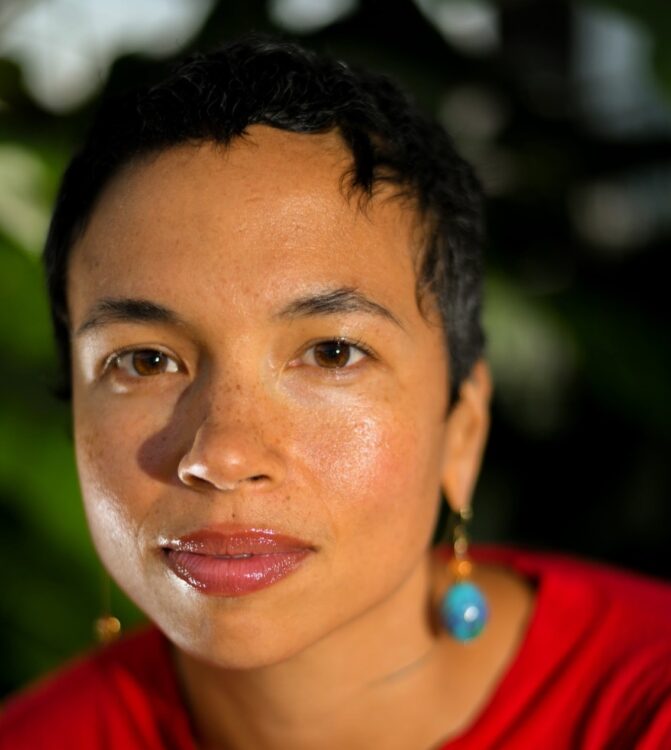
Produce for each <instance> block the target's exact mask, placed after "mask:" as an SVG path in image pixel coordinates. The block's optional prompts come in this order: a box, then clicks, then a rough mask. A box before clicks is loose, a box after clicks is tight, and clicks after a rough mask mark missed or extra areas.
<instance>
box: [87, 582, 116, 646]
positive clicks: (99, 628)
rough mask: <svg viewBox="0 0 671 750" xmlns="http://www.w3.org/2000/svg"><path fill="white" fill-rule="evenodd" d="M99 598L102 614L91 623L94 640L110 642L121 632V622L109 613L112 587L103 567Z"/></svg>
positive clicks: (103, 642)
mask: <svg viewBox="0 0 671 750" xmlns="http://www.w3.org/2000/svg"><path fill="white" fill-rule="evenodd" d="M100 600H101V605H102V606H101V611H102V614H101V615H100V617H98V618H97V619H96V621H95V622H94V623H93V627H94V630H95V635H96V640H97V641H98V643H102V644H103V645H104V644H106V643H112V641H115V640H116V639H117V638H118V637H119V635H120V634H121V622H120V621H119V619H118V618H117V617H114V615H113V614H111V609H112V587H111V582H110V577H109V575H108V574H107V571H105V569H104V568H103V569H102V571H101V578H100Z"/></svg>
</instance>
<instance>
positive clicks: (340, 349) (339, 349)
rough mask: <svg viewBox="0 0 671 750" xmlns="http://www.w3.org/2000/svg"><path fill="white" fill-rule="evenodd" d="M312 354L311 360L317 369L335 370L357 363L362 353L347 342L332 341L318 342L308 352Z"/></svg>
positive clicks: (362, 355)
mask: <svg viewBox="0 0 671 750" xmlns="http://www.w3.org/2000/svg"><path fill="white" fill-rule="evenodd" d="M309 351H310V352H311V353H312V356H311V357H310V358H311V359H313V360H314V363H315V364H316V365H317V366H318V367H324V368H327V369H330V370H335V369H338V368H341V367H346V366H347V365H351V364H353V363H354V362H358V361H359V360H360V359H361V358H362V357H364V356H365V355H364V353H363V352H362V351H361V350H360V349H359V348H358V347H356V346H354V345H353V344H349V343H347V341H341V340H337V339H336V340H333V341H320V342H319V343H318V344H315V345H314V346H313V347H311V348H310V350H309Z"/></svg>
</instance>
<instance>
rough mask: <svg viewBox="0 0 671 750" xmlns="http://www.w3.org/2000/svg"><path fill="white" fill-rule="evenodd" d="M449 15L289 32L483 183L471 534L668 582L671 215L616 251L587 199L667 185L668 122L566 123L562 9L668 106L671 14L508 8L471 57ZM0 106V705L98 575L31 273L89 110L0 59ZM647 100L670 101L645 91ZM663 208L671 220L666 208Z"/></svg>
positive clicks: (59, 657) (62, 646) (605, 218)
mask: <svg viewBox="0 0 671 750" xmlns="http://www.w3.org/2000/svg"><path fill="white" fill-rule="evenodd" d="M450 2H451V0H443V1H442V2H441V0H433V2H424V3H422V4H421V5H422V8H423V9H424V11H423V12H420V10H419V9H418V6H416V5H415V4H413V3H412V2H409V1H408V2H398V3H383V2H381V1H377V2H376V1H375V0H372V1H371V0H364V1H362V2H359V3H354V4H353V7H354V9H353V10H352V11H351V12H350V13H348V14H345V15H344V16H342V17H340V18H337V19H335V20H333V21H332V22H330V23H328V24H326V25H325V26H322V27H319V28H315V29H312V30H308V31H304V32H303V33H302V38H303V39H304V41H305V43H306V44H307V45H308V46H312V47H314V48H317V49H325V50H328V51H331V52H333V53H335V54H337V55H340V56H342V57H344V58H345V59H348V60H351V61H359V62H363V63H365V64H367V65H370V66H371V67H374V68H377V69H380V70H383V71H387V72H389V73H391V74H393V75H395V76H396V77H398V78H399V79H400V80H401V81H403V82H404V83H405V85H406V87H407V88H408V89H410V90H411V91H413V92H414V93H415V95H416V97H417V98H418V100H419V101H420V102H421V103H422V105H423V106H425V107H426V108H428V109H430V110H431V111H433V112H435V113H436V114H438V115H439V116H441V117H443V119H444V120H445V121H446V122H447V125H448V127H451V129H452V130H453V132H454V134H455V138H456V139H457V141H458V143H459V146H460V147H461V148H462V150H463V151H464V152H465V153H466V154H467V155H468V156H469V157H471V158H472V159H473V161H474V162H475V163H476V165H477V167H478V169H479V171H480V173H481V174H482V176H483V180H484V182H485V185H486V186H487V187H488V191H489V193H490V208H489V214H490V217H489V218H490V230H489V235H490V237H489V242H488V250H487V252H488V263H489V277H488V282H487V294H486V310H485V323H486V328H487V331H488V336H489V354H490V358H491V361H492V365H493V369H494V374H495V378H496V383H497V389H496V397H495V402H494V422H493V429H492V437H491V441H490V445H489V448H488V451H487V455H486V458H485V468H484V470H483V474H482V477H481V481H480V484H479V486H478V490H477V496H476V499H475V508H476V516H475V528H474V531H475V536H476V537H477V538H480V539H486V540H492V541H506V542H514V543H518V544H530V545H536V546H541V547H544V548H556V549H561V550H565V551H568V552H574V553H578V554H583V555H587V556H591V557H599V558H602V559H605V560H609V561H611V562H615V563H620V564H623V565H627V566H630V567H633V568H637V569H639V570H642V571H645V572H648V573H652V574H656V575H668V574H669V573H670V572H671V565H670V563H669V558H668V556H667V555H666V546H667V529H668V528H669V520H670V518H669V517H670V510H669V503H668V499H669V494H670V493H669V490H670V486H671V474H670V469H669V460H668V459H669V456H668V445H669V437H670V436H671V400H670V399H669V382H670V380H671V377H670V376H671V362H670V356H671V355H670V351H671V350H670V348H669V313H668V281H667V278H668V277H666V276H664V274H663V273H662V269H663V268H664V267H665V266H664V259H665V256H666V255H667V254H668V241H669V239H670V234H671V221H669V220H668V216H666V215H664V214H663V210H664V209H663V206H662V209H660V210H661V211H662V214H661V215H660V216H657V218H655V217H653V218H650V219H649V222H648V225H645V226H643V227H642V228H641V231H640V232H638V234H636V233H634V235H633V239H632V237H629V240H628V242H629V244H627V243H625V244H624V245H623V244H622V241H623V239H622V238H623V234H622V233H620V234H618V232H620V230H619V229H618V230H617V232H616V231H615V229H613V231H612V232H611V233H610V234H609V227H610V229H612V228H613V227H615V228H616V229H617V226H619V225H618V224H617V221H621V220H622V216H623V215H624V214H623V213H622V211H620V212H619V215H618V212H617V211H615V213H613V205H615V208H616V209H617V205H618V204H617V203H615V204H613V203H612V201H611V204H608V203H607V202H606V204H603V200H602V198H603V195H602V194H603V190H601V187H600V186H603V185H604V184H606V185H607V186H609V190H610V193H608V191H606V196H608V195H611V198H612V196H613V195H615V198H617V197H618V196H620V198H622V199H623V200H625V199H626V198H627V195H629V193H627V190H630V188H629V187H627V185H629V184H630V183H628V182H627V179H626V178H627V176H629V175H632V174H640V173H641V170H643V172H642V173H643V174H646V173H645V168H646V167H648V166H650V165H655V166H656V168H658V169H662V170H665V172H664V174H667V175H668V174H671V128H667V129H666V130H664V128H657V129H655V130H653V131H650V132H646V131H645V130H641V131H637V132H633V133H632V134H629V135H628V136H625V137H622V136H614V135H613V134H612V133H609V132H608V128H607V127H605V129H604V128H600V127H599V123H598V122H595V121H594V120H593V119H590V117H589V116H588V113H587V114H586V112H587V110H589V107H587V109H586V110H585V109H581V105H580V100H581V93H580V90H579V89H580V85H581V82H580V75H579V73H580V71H578V75H576V71H575V69H574V62H575V61H574V57H573V56H572V55H573V45H574V39H575V18H576V14H577V13H579V12H580V11H582V10H590V9H596V10H597V11H598V10H599V9H601V10H602V11H604V12H606V13H611V14H612V13H615V14H616V16H617V17H619V18H620V20H621V22H623V23H624V24H625V25H626V24H632V26H633V27H636V28H639V29H643V30H644V32H645V34H646V35H647V36H646V39H648V40H649V43H650V45H651V50H652V51H651V60H652V63H653V64H654V70H655V75H656V77H655V79H654V80H653V81H651V82H649V83H650V85H654V86H657V87H658V88H659V90H660V91H664V92H666V96H667V97H668V96H670V95H671V44H669V42H670V41H671V8H670V7H669V6H668V5H667V4H665V3H655V2H644V1H643V0H598V1H597V0H594V2H593V3H588V2H576V3H568V2H560V1H557V2H551V3H547V2H545V1H544V0H520V1H519V2H514V3H513V2H503V1H502V2H500V3H498V4H497V5H496V6H494V7H495V8H496V10H497V13H498V28H499V33H500V38H499V41H498V44H497V45H496V46H495V48H493V49H492V50H489V51H488V52H486V53H479V54H473V53H472V52H467V51H464V49H463V48H460V47H459V45H458V44H456V43H451V42H450V41H446V39H445V38H444V37H443V36H442V35H441V33H440V32H439V30H438V26H439V24H438V22H437V21H436V18H437V16H432V15H431V13H430V12H429V10H430V8H431V7H433V10H434V11H436V9H437V10H438V11H439V10H440V9H441V7H443V6H445V5H449V4H450ZM461 5H462V6H463V3H461ZM427 9H429V10H427ZM660 14H661V15H660ZM663 19H666V21H667V22H664V20H663ZM251 28H256V29H266V30H271V31H272V30H275V29H276V27H275V24H274V23H273V22H272V21H271V20H270V16H269V13H268V7H267V5H266V3H264V2H261V1H260V0H254V1H250V2H233V3H229V2H219V3H216V4H214V6H213V8H212V11H211V13H210V15H209V17H208V19H207V21H206V22H205V24H204V26H203V27H202V29H201V30H200V31H199V33H198V35H197V36H196V38H194V39H193V40H192V42H191V43H190V47H192V48H194V49H197V48H202V47H209V46H211V45H213V44H215V43H216V42H218V41H219V40H221V39H223V38H227V37H229V36H233V35H235V34H236V33H239V32H241V31H246V30H249V29H251ZM2 33H3V29H2V28H0V37H1V35H2ZM448 38H449V35H448ZM161 66H162V63H161V62H160V61H157V60H155V59H148V58H145V57H142V56H139V55H137V56H130V55H126V56H124V57H122V58H120V59H118V60H117V61H116V62H115V64H114V66H113V68H112V71H111V74H110V78H109V81H108V84H107V89H108V90H110V91H114V90H118V89H119V88H123V87H124V86H126V85H129V84H131V83H132V82H135V81H137V80H151V79H152V78H153V77H155V76H156V75H157V74H158V70H159V69H162V68H161ZM0 101H1V102H2V109H0V312H1V314H0V346H1V351H2V353H3V360H4V366H3V367H2V368H1V369H0V389H1V392H2V394H3V397H2V408H1V409H0V570H2V572H3V576H4V578H3V580H4V596H3V597H2V598H1V599H0V627H1V628H2V639H1V641H0V643H1V645H0V663H1V664H2V665H3V666H2V671H1V674H0V690H1V691H2V693H7V692H9V691H12V690H14V689H16V687H17V686H19V685H21V684H23V683H25V682H26V681H28V680H30V679H32V678H34V677H35V676H37V675H39V674H42V673H43V672H45V671H46V670H48V669H51V668H53V667H54V666H56V665H58V664H60V663H61V662H62V661H63V660H64V659H65V658H66V657H69V656H71V655H73V654H75V653H77V652H79V651H81V650H82V649H83V648H85V647H87V646H89V645H90V644H91V643H92V622H93V619H94V618H95V617H96V615H97V614H98V608H99V606H100V569H99V566H98V563H97V562H96V558H95V554H94V552H93V549H92V546H91V543H90V540H89V538H88V534H87V531H86V524H85V519H84V515H83V511H82V508H81V504H80V500H79V492H78V487H77V480H76V470H75V466H74V457H73V451H72V439H71V435H70V420H69V413H68V406H67V404H63V403H60V402H58V401H57V400H56V399H55V398H54V397H53V396H52V395H51V388H52V386H53V385H54V383H55V382H56V375H57V373H56V370H55V367H56V365H55V359H54V353H53V349H52V343H51V331H50V322H49V314H48V309H47V303H46V295H45V291H44V282H43V278H42V274H41V268H40V263H39V254H40V249H41V244H42V240H43V235H44V230H45V227H46V224H47V221H48V214H49V208H50V205H51V203H52V201H53V197H54V195H55V191H56V187H57V184H58V179H59V176H60V174H61V172H62V170H63V168H64V165H65V164H66V163H67V159H68V156H69V154H70V152H71V150H72V148H73V146H74V145H75V144H76V142H77V140H78V138H79V137H81V134H82V132H83V128H84V127H85V124H86V122H87V120H88V119H89V117H90V113H91V108H92V106H93V104H92V103H91V102H85V103H83V104H82V105H81V107H79V108H78V109H76V110H74V111H71V112H68V113H63V114H59V115H56V114H53V113H50V112H49V111H47V110H45V109H44V108H43V107H42V106H40V105H39V103H37V102H35V101H34V100H33V99H32V98H31V96H30V95H29V94H28V93H27V91H26V88H25V85H24V82H23V80H22V77H21V74H20V71H19V70H18V68H17V67H16V65H15V64H14V63H12V62H10V61H9V60H0ZM588 104H589V102H588ZM659 106H660V107H662V108H663V107H666V106H667V105H666V103H665V102H664V101H663V100H662V98H661V97H660V102H659ZM478 107H480V110H478ZM469 108H470V109H469ZM488 108H489V109H488ZM478 111H479V114H478ZM469 118H470V119H469ZM478 118H479V119H478ZM602 125H603V123H602ZM478 127H479V128H480V130H479V131H478ZM478 133H479V135H478ZM644 182H645V181H644ZM637 184H638V183H637ZM623 185H624V187H623ZM664 185H666V187H664ZM669 185H671V179H669V180H668V181H666V182H664V181H662V188H661V189H662V190H669ZM644 187H645V185H644ZM599 190H601V193H600V192H599ZM618 190H619V191H620V192H619V193H618ZM669 192H670V193H671V190H670V191H669ZM590 196H591V197H590ZM630 197H631V196H630ZM600 200H601V203H599V201H600ZM590 201H591V202H590ZM664 202H665V203H666V204H667V205H669V206H671V194H666V196H665V198H664V196H662V203H664ZM623 205H624V206H625V208H626V200H625V204H623ZM668 210H669V212H671V208H669V209H668ZM599 211H601V214H600V213H599ZM604 211H605V213H604ZM609 211H610V214H609ZM609 217H610V218H609ZM633 219H636V216H634V217H633ZM633 219H632V220H633ZM599 221H601V224H599V223H598V222H599ZM609 222H615V224H610V223H609ZM624 226H625V229H626V225H624ZM604 232H605V234H604ZM604 237H605V241H600V240H599V238H601V240H603V239H604ZM114 605H115V609H116V611H117V612H118V613H120V614H121V617H122V619H124V620H125V621H126V623H129V622H135V621H137V620H138V619H139V618H140V615H139V613H137V612H136V611H135V610H134V609H133V607H132V606H131V605H130V604H129V603H128V602H127V601H125V600H124V599H123V597H122V596H121V595H120V594H118V593H117V594H116V595H115V599H114Z"/></svg>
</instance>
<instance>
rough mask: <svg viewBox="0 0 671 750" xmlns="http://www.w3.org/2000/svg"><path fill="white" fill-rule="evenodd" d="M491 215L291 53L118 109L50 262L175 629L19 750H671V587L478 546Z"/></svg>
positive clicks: (133, 649)
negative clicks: (449, 530)
mask: <svg viewBox="0 0 671 750" xmlns="http://www.w3.org/2000/svg"><path fill="white" fill-rule="evenodd" d="M480 223H481V209H480V192H479V188H478V186H477V182H476V180H475V178H474V177H473V175H472V172H471V170H470V168H469V167H468V165H466V164H465V163H464V162H463V161H462V160H461V159H460V158H459V157H458V156H457V155H456V154H455V153H454V151H453V148H452V146H451V144H450V142H449V140H448V139H447V137H446V136H445V134H444V133H443V132H442V131H441V130H440V129H439V128H438V127H437V126H435V125H433V124H432V123H430V122H428V121H426V119H425V118H424V117H423V116H422V115H420V114H419V113H418V112H417V111H416V110H415V109H414V108H413V107H412V105H410V104H409V103H408V101H407V100H406V99H405V98H404V97H403V95H402V94H400V93H399V92H398V90H397V89H396V88H395V86H393V85H392V84H391V83H389V82H388V81H386V80H385V79H382V78H379V77H377V76H373V75H370V74H368V73H364V72H361V71H353V70H351V69H350V68H348V67H347V66H345V65H343V64H341V63H338V62H334V61H330V60H328V59H323V58H318V57H315V56H313V55H311V54H309V53H307V52H305V51H304V50H302V49H300V48H299V47H297V46H294V45H290V44H284V43H277V42H273V41H267V40H259V39H254V38H250V39H246V40H242V41H239V42H235V43H232V44H229V45H227V46H226V47H224V48H222V49H221V50H219V51H218V52H216V53H213V54H211V55H206V56H199V57H196V58H193V59H191V60H189V61H187V62H185V63H184V64H182V65H181V66H180V67H179V68H177V69H176V71H175V72H174V73H173V75H172V76H171V77H170V78H169V79H168V80H166V81H164V82H162V83H160V84H158V85H157V86H155V87H153V88H151V89H149V90H146V91H140V92H138V93H136V94H133V95H129V96H127V97H126V98H124V99H122V100H121V101H115V102H111V103H109V104H108V105H107V108H106V109H104V110H103V111H102V112H101V113H100V115H99V117H98V119H97V121H96V123H95V125H94V128H93V130H92V132H91V134H90V136H89V139H88V141H87V144H86V145H85V147H84V149H83V150H82V152H81V153H80V154H79V155H78V156H77V157H76V158H75V159H74V160H73V162H72V164H71V166H70V168H69V170H68V172H67V174H66V176H65V178H64V181H63V185H62V187H61V191H60V194H59V198H58V203H57V206H56V209H55V213H54V218H53V221H52V226H51V231H50V235H49V238H48V242H47V248H46V253H45V263H46V269H47V275H48V281H49V292H50V298H51V304H52V311H53V316H54V324H55V331H56V337H57V341H58V343H59V346H60V351H61V353H62V355H63V362H64V365H65V371H66V372H67V373H69V376H68V378H69V382H68V386H71V394H72V403H73V417H74V427H75V446H76V454H77V465H78V471H79V476H80V481H81V486H82V493H83V497H84V503H85V509H86V513H87V517H88V521H89V525H90V528H91V532H92V535H93V539H94V542H95V545H96V548H97V550H98V552H99V554H100V557H101V559H102V561H103V563H104V565H105V566H106V568H107V570H108V571H109V572H110V573H111V575H112V576H113V577H114V579H115V580H116V581H117V583H118V584H119V585H120V586H121V587H122V588H123V589H124V590H125V591H126V593H127V594H128V595H129V596H130V597H131V598H132V599H133V600H134V601H135V602H136V603H137V605H138V606H139V607H140V608H141V609H142V610H143V611H144V612H145V613H146V614H147V615H148V617H149V618H150V620H151V621H152V622H153V623H154V624H155V627H151V628H149V629H147V630H143V631H141V632H139V633H135V634H130V635H128V636H126V637H125V638H124V639H122V640H121V641H119V642H118V643H115V644H113V645H111V646H107V647H105V648H104V649H102V650H100V651H99V652H97V653H94V654H92V655H90V656H88V657H87V658H85V659H82V660H81V661H80V662H79V663H77V664H76V665H73V666H71V667H69V668H67V669H66V670H64V671H63V672H62V673H61V674H59V675H56V676H54V677H52V678H50V679H49V680H48V681H45V682H44V683H42V684H41V685H39V686H36V687H35V688H33V689H32V690H31V691H29V692H27V693H26V694H24V695H23V696H20V697H18V698H16V699H15V700H14V701H13V702H11V703H10V704H9V706H8V707H7V708H6V710H5V713H4V715H3V718H2V720H0V742H1V743H2V745H1V746H2V747H8V748H9V747H11V748H23V747H25V748H28V747H30V748H35V747H50V748H59V747H63V748H65V747H68V748H71V747H87V748H88V747H107V746H110V747H115V748H116V747H118V748H122V747H123V748H140V747H142V748H195V747H198V748H236V749H237V748H255V749H256V748H264V749H265V748H268V749H270V748H292V749H296V748H299V749H300V748H317V747H318V748H330V747H334V748H335V747H337V748H373V747H384V748H392V749H393V748H446V749H447V748H449V749H452V750H458V749H461V748H493V747H496V748H527V747H529V748H537V747H545V748H604V747H609V748H610V747H627V748H630V747H638V748H660V747H665V746H667V747H671V697H670V695H671V669H670V665H671V643H670V639H669V632H670V630H669V625H670V624H671V593H670V591H669V589H668V587H666V586H664V585H662V584H661V583H657V582H654V581H652V580H647V579H644V578H641V577H637V576H634V575H630V574H625V573H621V572H617V571H614V570H611V569H608V568H606V567H600V566H596V565H588V564H587V563H583V562H579V561H572V560H568V559H563V558H560V557H551V556H548V555H541V554H534V553H531V552H522V551H520V550H513V549H504V548H497V549H494V548H491V549H485V548H481V549H478V550H472V551H471V556H472V560H471V559H470V558H469V551H468V547H467V542H466V537H465V533H464V529H463V525H464V523H463V522H465V520H466V519H467V518H468V516H469V512H470V511H469V507H470V499H471V495H472V491H473V487H474V485H475V482H476V479H477V475H478V471H479V466H480V461H481V457H482V453H483V449H484V445H485V442H486V437H487V431H488V407H489V400H490V395H491V388H492V386H491V380H490V375H489V371H488V368H487V364H486V361H485V359H484V356H483V345H484V337H483V334H482V331H481V327H480V306H481V301H480V290H481V281H482V279H481V275H482V261H481V231H480ZM441 492H442V494H443V495H444V498H445V500H446V501H447V503H448V504H449V507H450V508H451V510H452V511H453V512H455V513H456V514H457V515H458V516H459V517H460V518H461V519H462V522H460V523H459V524H458V525H457V528H456V532H455V544H454V550H453V553H454V555H453V557H454V559H453V560H452V562H451V564H448V562H449V558H450V557H451V551H450V550H447V549H443V550H439V551H438V553H436V554H434V553H433V552H432V549H431V539H432V537H433V535H434V529H435V526H436V522H437V517H438V513H439V509H440V504H441V502H445V500H440V495H441Z"/></svg>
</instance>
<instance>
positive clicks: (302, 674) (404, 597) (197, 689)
mask: <svg viewBox="0 0 671 750" xmlns="http://www.w3.org/2000/svg"><path fill="white" fill-rule="evenodd" d="M430 578H431V573H430V564H429V561H428V560H426V561H423V562H422V563H421V564H420V565H418V566H417V568H416V569H415V570H413V571H412V573H411V574H410V576H409V577H408V579H407V580H406V581H404V583H403V584H402V585H401V586H400V587H399V589H398V590H396V591H395V592H394V593H393V594H392V595H391V596H389V597H388V598H387V599H385V600H384V601H383V602H381V603H380V604H378V605H377V606H376V607H375V608H373V609H371V610H368V611H367V612H366V613H364V614H363V615H360V616H358V617H357V618H355V619H354V620H352V621H349V622H347V623H345V624H344V625H342V626H340V627H339V628H338V629H337V630H335V631H333V632H331V633H329V634H328V635H326V636H325V637H324V638H322V639H321V640H320V641H318V642H317V643H314V644H312V645H311V646H309V647H308V648H306V649H304V650H303V651H301V652H300V653H298V654H296V655H294V656H292V657H290V658H288V659H285V660H283V661H281V662H279V663H276V664H272V665H269V666H263V667H258V668H252V669H239V670H229V669H222V668H220V667H217V666H213V665H211V664H207V663H205V662H202V661H199V660H196V659H195V658H193V657H191V656H189V655H188V654H186V653H184V652H182V651H176V653H175V659H176V663H177V669H178V673H179V676H180V679H181V683H182V688H183V691H184V694H185V699H186V702H187V706H188V707H189V709H190V713H191V716H192V719H193V724H194V728H195V731H196V734H197V736H198V737H199V739H200V742H201V746H202V747H203V748H224V747H226V748H229V749H231V750H246V749H247V748H255V750H274V749H275V748H286V747H291V748H294V749H295V750H303V749H304V748H305V749H307V748H314V747H320V748H321V749H322V750H327V749H328V748H331V747H333V748H336V747H337V748H342V747H348V748H351V749H352V750H355V748H364V747H366V748H368V747H376V746H377V747H380V746H384V747H386V748H392V747H393V746H395V745H393V744H390V741H389V738H390V737H393V738H396V740H395V741H397V742H398V747H409V746H416V745H417V739H418V738H417V722H416V720H413V721H411V722H408V721H407V714H408V711H409V708H410V707H411V709H412V715H413V717H415V716H416V713H417V710H416V709H417V695H418V694H419V695H421V694H422V693H423V692H425V691H424V690H423V689H422V687H424V688H433V687H434V686H435V684H436V682H437V681H439V680H440V678H441V676H442V675H441V672H442V670H439V669H437V667H438V666H439V665H440V664H443V663H444V662H443V661H441V660H439V659H437V658H436V656H437V652H438V651H440V646H439V645H437V644H439V641H438V640H437V638H436V636H435V635H434V633H433V632H432V629H431V626H430V618H429V613H428V611H427V608H428V601H429V591H430V585H431V584H430ZM436 692H438V691H435V690H431V689H427V690H426V693H427V695H431V694H435V693H436ZM443 700H444V697H443ZM439 713H440V712H436V711H435V710H434V707H429V706H427V715H428V717H430V716H431V715H432V714H433V715H436V714H439ZM427 721H428V722H429V724H430V723H431V720H430V718H427ZM395 723H397V724H398V727H397V729H398V731H394V726H393V725H394V724H395ZM408 726H409V729H412V730H413V732H412V735H410V736H409V735H405V736H404V730H403V727H408ZM409 729H406V730H405V731H409ZM410 737H412V739H410ZM427 744H428V743H427Z"/></svg>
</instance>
